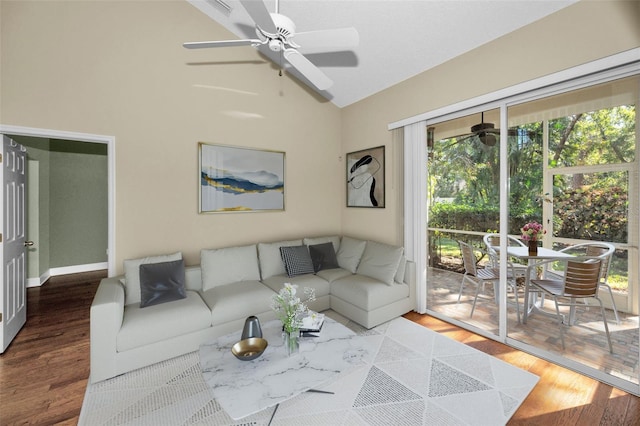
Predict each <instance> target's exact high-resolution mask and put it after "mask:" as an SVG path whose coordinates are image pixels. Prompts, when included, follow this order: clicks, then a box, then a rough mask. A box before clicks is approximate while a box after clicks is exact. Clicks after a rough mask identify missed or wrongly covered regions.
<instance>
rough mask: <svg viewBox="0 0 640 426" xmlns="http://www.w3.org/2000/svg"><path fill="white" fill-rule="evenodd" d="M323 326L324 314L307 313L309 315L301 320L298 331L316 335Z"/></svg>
mask: <svg viewBox="0 0 640 426" xmlns="http://www.w3.org/2000/svg"><path fill="white" fill-rule="evenodd" d="M323 324H324V314H320V313H318V312H313V311H309V315H307V316H306V317H304V318H303V319H302V327H300V331H301V332H302V333H314V332H315V333H317V332H319V331H320V330H321V329H322V325H323Z"/></svg>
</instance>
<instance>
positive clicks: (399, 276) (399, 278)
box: [394, 254, 407, 283]
mask: <svg viewBox="0 0 640 426" xmlns="http://www.w3.org/2000/svg"><path fill="white" fill-rule="evenodd" d="M406 269H407V258H406V257H405V255H404V254H403V255H402V257H400V263H399V264H398V271H397V272H396V277H395V278H394V281H395V282H397V283H403V282H404V274H405V271H406Z"/></svg>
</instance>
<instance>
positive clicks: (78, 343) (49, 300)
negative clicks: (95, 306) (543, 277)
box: [0, 272, 640, 425]
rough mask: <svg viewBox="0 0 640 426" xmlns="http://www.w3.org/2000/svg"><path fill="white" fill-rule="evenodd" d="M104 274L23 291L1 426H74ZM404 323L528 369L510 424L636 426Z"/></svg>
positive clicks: (512, 357) (599, 396) (638, 419)
mask: <svg viewBox="0 0 640 426" xmlns="http://www.w3.org/2000/svg"><path fill="white" fill-rule="evenodd" d="M105 275H106V273H104V272H98V273H86V274H74V275H67V276H64V277H55V278H52V279H50V280H49V282H47V283H46V284H45V285H44V286H42V287H40V288H32V289H29V290H28V307H27V309H28V320H27V324H26V326H25V327H24V329H23V330H22V331H20V333H19V334H18V336H17V337H16V339H15V340H14V342H13V343H12V344H11V346H10V347H9V348H8V349H7V351H5V353H4V354H3V355H2V356H0V425H25V424H43V425H51V424H69V425H72V424H76V423H77V422H78V416H79V415H80V407H81V406H82V400H83V398H84V392H85V388H86V385H87V378H88V376H89V307H90V305H91V301H92V299H93V295H94V294H95V291H96V289H97V286H98V283H99V281H100V279H101V278H102V277H103V276H105ZM406 318H408V319H410V320H412V321H415V322H417V323H419V324H422V325H424V326H426V327H429V328H431V329H432V330H435V331H438V332H439V333H442V334H444V335H446V336H448V337H450V338H452V339H454V340H457V341H460V342H463V343H465V344H467V345H469V346H472V347H474V348H476V349H478V350H481V351H483V352H486V353H488V354H491V355H493V356H495V357H497V358H500V359H502V360H504V361H506V362H508V363H510V364H513V365H515V366H518V367H520V368H522V369H524V370H528V371H530V372H532V373H534V374H536V375H538V376H540V381H539V382H538V384H537V385H536V387H535V388H534V389H533V391H532V392H531V393H530V394H529V396H528V397H527V399H526V400H525V401H524V403H523V404H522V405H521V406H520V408H519V409H518V411H517V412H516V413H515V414H514V416H513V417H512V419H511V421H510V422H509V424H512V425H576V424H579V425H640V398H638V397H635V396H633V395H630V394H628V393H626V392H623V391H620V390H618V389H615V388H612V387H611V386H608V385H605V384H602V383H600V382H598V381H595V380H592V379H590V378H588V377H585V376H581V375H579V374H576V373H573V372H571V371H570V370H567V369H565V368H562V367H559V366H556V365H554V364H551V363H549V362H547V361H543V360H541V359H538V358H536V357H534V356H531V355H529V354H526V353H524V352H520V351H517V350H515V349H512V348H510V347H508V346H506V345H503V344H501V343H497V342H494V341H491V340H488V339H486V338H484V337H481V336H478V335H476V334H473V333H471V332H468V331H466V330H463V329H461V328H459V327H456V326H454V325H451V324H448V323H446V322H443V321H440V320H438V319H435V318H433V317H430V316H427V315H419V314H416V313H413V312H412V313H409V314H407V315H406Z"/></svg>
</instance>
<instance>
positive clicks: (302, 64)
mask: <svg viewBox="0 0 640 426" xmlns="http://www.w3.org/2000/svg"><path fill="white" fill-rule="evenodd" d="M284 57H285V59H286V60H287V61H289V63H290V64H291V65H293V67H294V68H295V69H297V70H298V71H300V74H302V75H303V76H305V77H306V78H307V80H309V81H310V82H311V83H312V84H313V85H314V86H316V87H317V88H318V89H319V90H326V89H328V88H329V87H331V85H332V84H333V81H332V80H331V79H330V78H329V77H327V76H326V74H325V73H323V72H322V71H320V69H319V68H318V67H316V66H315V65H314V64H313V63H312V62H311V61H309V60H308V59H307V58H305V57H304V56H303V55H302V54H301V53H300V52H298V51H297V50H295V49H287V50H285V52H284Z"/></svg>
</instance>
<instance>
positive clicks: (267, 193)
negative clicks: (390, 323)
mask: <svg viewBox="0 0 640 426" xmlns="http://www.w3.org/2000/svg"><path fill="white" fill-rule="evenodd" d="M198 145H199V169H200V170H199V172H200V174H199V182H200V187H199V212H200V213H220V212H259V211H274V210H284V157H285V155H284V154H285V153H284V152H279V151H266V150H259V149H251V148H242V147H236V146H226V145H213V144H206V143H202V142H201V143H199V144H198Z"/></svg>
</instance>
